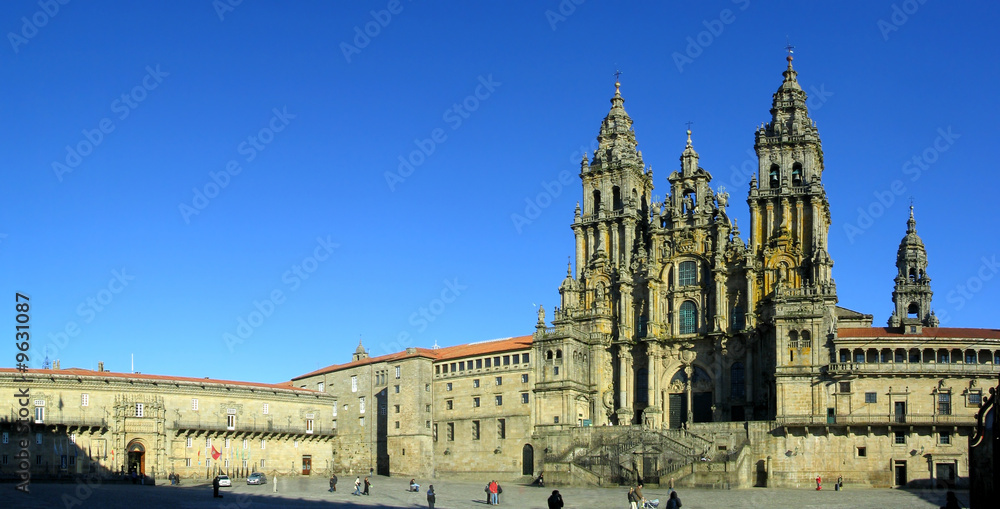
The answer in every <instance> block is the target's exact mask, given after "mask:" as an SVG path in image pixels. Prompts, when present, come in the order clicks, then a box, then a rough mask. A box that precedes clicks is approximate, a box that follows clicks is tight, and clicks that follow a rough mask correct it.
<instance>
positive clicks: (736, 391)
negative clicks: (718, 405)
mask: <svg viewBox="0 0 1000 509" xmlns="http://www.w3.org/2000/svg"><path fill="white" fill-rule="evenodd" d="M729 380H730V381H731V385H732V387H731V388H730V395H731V396H732V397H733V398H734V399H743V398H745V397H746V395H747V380H746V374H745V373H744V371H743V363H742V362H734V363H733V366H732V367H731V368H729Z"/></svg>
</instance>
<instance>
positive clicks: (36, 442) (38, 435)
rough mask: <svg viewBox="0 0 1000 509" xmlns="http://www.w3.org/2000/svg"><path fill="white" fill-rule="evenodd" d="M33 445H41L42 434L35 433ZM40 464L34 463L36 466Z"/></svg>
mask: <svg viewBox="0 0 1000 509" xmlns="http://www.w3.org/2000/svg"><path fill="white" fill-rule="evenodd" d="M35 445H42V434H41V433H35ZM41 463H42V462H41V461H39V462H38V463H36V465H38V464H41Z"/></svg>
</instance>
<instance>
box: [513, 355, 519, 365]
mask: <svg viewBox="0 0 1000 509" xmlns="http://www.w3.org/2000/svg"><path fill="white" fill-rule="evenodd" d="M511 357H513V358H512V359H511V362H512V363H514V364H520V363H521V356H520V355H519V354H514V355H512V356H511Z"/></svg>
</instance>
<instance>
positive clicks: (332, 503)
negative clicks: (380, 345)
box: [0, 475, 968, 509]
mask: <svg viewBox="0 0 1000 509" xmlns="http://www.w3.org/2000/svg"><path fill="white" fill-rule="evenodd" d="M340 477H341V478H340V483H339V484H338V490H337V492H336V493H330V492H328V491H327V480H326V479H321V478H317V477H313V478H309V479H303V478H295V479H281V478H279V480H278V492H277V493H275V492H274V491H273V480H269V483H268V484H266V485H263V486H247V485H246V481H245V479H234V480H233V487H232V488H222V490H221V493H222V494H223V495H224V498H221V499H213V498H212V487H211V484H208V483H205V484H192V483H191V482H190V481H187V482H185V483H184V485H181V486H170V485H169V484H167V485H159V486H135V485H131V484H101V485H92V487H90V490H89V492H88V490H87V487H88V486H87V485H81V484H47V483H33V484H32V485H31V493H30V494H28V495H24V494H22V493H19V492H17V491H15V490H14V484H10V483H5V484H0V507H2V508H12V509H14V508H16V509H21V508H23V509H36V508H37V509H56V508H64V507H81V508H91V507H92V508H98V509H119V508H121V509H126V508H128V509H161V508H162V509H201V508H204V509H209V508H211V509H278V508H302V509H313V508H320V507H343V508H359V507H386V508H410V507H427V499H426V493H425V490H426V487H427V485H428V484H434V488H435V491H436V492H437V494H438V496H437V504H436V507H438V508H442V509H456V508H486V507H487V505H486V503H485V494H484V493H483V487H484V486H485V484H486V482H487V479H484V480H483V481H482V482H469V481H453V480H447V479H436V480H432V481H429V482H428V481H427V480H425V479H421V480H418V482H420V484H421V487H420V493H411V492H408V491H407V490H406V488H407V483H408V481H409V479H403V478H395V477H393V478H389V477H380V476H376V477H374V479H373V481H372V483H373V488H372V490H371V495H370V496H353V495H351V492H352V491H353V484H354V477H353V476H351V477H350V478H348V476H346V475H343V476H340ZM553 489H558V490H559V492H560V493H561V494H562V495H563V500H564V502H565V504H566V505H565V509H574V508H580V509H583V508H600V509H604V508H615V509H618V508H627V507H628V502H627V500H626V497H625V495H626V493H627V491H628V490H627V489H626V488H583V487H550V486H547V487H545V488H538V487H531V486H522V485H507V486H504V492H503V495H501V499H500V507H501V508H502V507H509V508H511V509H534V508H543V509H544V508H546V507H547V505H546V499H547V498H548V496H549V494H551V492H552V490H553ZM678 493H679V495H680V497H681V500H682V501H683V503H684V508H685V509H696V508H726V509H729V508H740V507H747V508H758V507H759V508H765V507H766V508H786V507H787V508H823V509H836V508H852V509H856V508H880V509H887V508H894V507H905V508H907V509H923V508H937V507H940V506H942V505H944V495H945V492H944V491H942V490H893V489H847V490H844V491H840V492H837V491H828V490H825V489H824V490H823V491H815V490H810V489H800V490H797V489H764V488H751V489H739V490H710V489H686V488H683V489H681V490H679V491H678ZM958 495H959V500H960V501H962V502H963V503H965V502H966V501H967V500H968V493H967V492H958ZM646 496H647V498H659V499H660V508H661V509H662V508H663V507H665V505H666V490H665V489H662V490H660V489H652V490H649V489H647V490H646Z"/></svg>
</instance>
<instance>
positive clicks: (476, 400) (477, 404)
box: [472, 397, 479, 408]
mask: <svg viewBox="0 0 1000 509" xmlns="http://www.w3.org/2000/svg"><path fill="white" fill-rule="evenodd" d="M472 406H473V407H475V408H479V398H478V397H475V398H472Z"/></svg>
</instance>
